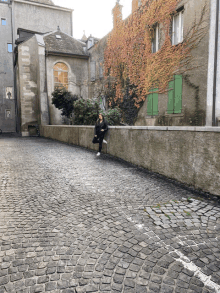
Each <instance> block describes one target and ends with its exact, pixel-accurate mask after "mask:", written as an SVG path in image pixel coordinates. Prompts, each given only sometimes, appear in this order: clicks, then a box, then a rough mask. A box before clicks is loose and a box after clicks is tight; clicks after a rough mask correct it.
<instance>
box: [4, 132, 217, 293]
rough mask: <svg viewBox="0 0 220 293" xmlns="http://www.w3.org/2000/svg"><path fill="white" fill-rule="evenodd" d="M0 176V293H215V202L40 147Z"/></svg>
mask: <svg viewBox="0 0 220 293" xmlns="http://www.w3.org/2000/svg"><path fill="white" fill-rule="evenodd" d="M0 170H1V171H0V293H4V292H27V293H34V292H54V293H58V292H61V293H71V292H72V293H79V292H108V293H109V292H115V293H118V292H125V293H130V292H136V293H138V292H143V293H144V292H148V293H153V292H156V293H158V292H164V293H171V292H176V293H185V292H186V293H196V292H202V293H208V292H220V243H219V236H220V205H219V203H218V202H217V201H214V200H209V201H208V200H207V199H206V198H202V197H200V198H199V195H198V194H197V195H195V194H193V193H192V192H191V191H189V190H186V189H183V188H181V187H180V186H178V185H175V184H173V183H172V181H169V180H165V179H163V178H160V177H158V176H156V175H154V174H151V173H149V172H145V171H143V170H141V169H138V168H136V167H134V166H132V165H129V164H127V163H125V162H121V161H119V160H116V159H113V158H112V157H110V156H107V155H101V156H100V157H98V158H97V157H96V154H95V153H94V152H92V151H89V150H86V149H83V148H80V147H75V146H70V145H67V144H62V143H60V142H54V141H52V140H47V139H44V138H19V137H17V138H7V137H2V138H0ZM190 197H191V199H189V198H190ZM193 199H194V200H193Z"/></svg>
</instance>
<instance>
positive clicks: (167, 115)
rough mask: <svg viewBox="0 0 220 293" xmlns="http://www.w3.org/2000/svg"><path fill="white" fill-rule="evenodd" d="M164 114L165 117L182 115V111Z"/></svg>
mask: <svg viewBox="0 0 220 293" xmlns="http://www.w3.org/2000/svg"><path fill="white" fill-rule="evenodd" d="M165 116H166V117H183V116H184V115H183V113H176V114H175V113H172V114H168V113H166V114H165Z"/></svg>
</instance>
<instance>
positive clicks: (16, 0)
mask: <svg viewBox="0 0 220 293" xmlns="http://www.w3.org/2000/svg"><path fill="white" fill-rule="evenodd" d="M14 2H19V3H23V4H28V5H35V6H41V7H47V8H51V9H55V10H63V11H67V12H73V11H74V9H71V8H66V7H62V6H57V5H50V4H43V3H37V2H27V1H24V0H14Z"/></svg>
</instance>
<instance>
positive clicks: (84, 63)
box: [46, 55, 88, 125]
mask: <svg viewBox="0 0 220 293" xmlns="http://www.w3.org/2000/svg"><path fill="white" fill-rule="evenodd" d="M57 62H63V63H65V64H66V65H67V66H68V68H69V72H68V78H69V87H68V90H69V91H70V92H72V94H76V95H79V96H82V97H83V98H84V99H88V60H86V59H79V58H73V57H59V56H52V55H49V56H48V57H47V58H46V68H47V85H48V104H49V112H50V124H53V125H60V124H62V116H61V111H60V110H58V109H57V108H55V106H54V105H52V96H51V93H52V92H53V91H54V77H53V67H54V65H55V64H56V63H57Z"/></svg>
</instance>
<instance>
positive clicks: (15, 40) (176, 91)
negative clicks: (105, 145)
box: [0, 0, 220, 135]
mask: <svg viewBox="0 0 220 293" xmlns="http://www.w3.org/2000/svg"><path fill="white" fill-rule="evenodd" d="M119 2H120V1H119V0H118V1H117V3H116V6H119V8H120V9H119V10H120V11H122V6H121V5H120V3H119ZM219 2H220V0H212V1H211V0H209V1H206V0H198V1H196V0H181V1H180V2H179V3H178V6H177V7H176V13H174V15H172V38H171V42H172V44H173V46H175V45H177V44H178V43H181V42H182V41H183V39H184V36H185V34H186V33H187V31H188V30H189V29H190V28H191V26H192V25H193V23H194V21H195V12H196V15H197V16H199V14H200V12H201V10H202V7H203V6H204V5H205V3H207V9H206V13H205V23H204V25H207V27H208V29H207V34H206V35H205V37H204V38H203V39H202V41H201V43H200V44H199V46H198V47H197V48H196V49H194V50H193V55H194V56H195V57H196V58H195V60H196V66H195V68H194V69H192V70H191V71H189V72H188V73H187V75H175V76H174V77H173V80H172V81H170V83H169V85H168V88H169V91H168V92H167V93H164V94H158V93H157V92H155V90H156V89H153V90H152V94H150V95H148V96H147V98H146V101H145V102H144V104H143V106H142V108H141V109H140V110H139V113H138V117H137V121H136V125H137V126H138V125H148V126H151V125H152V126H153V125H172V126H184V125H185V126H188V125H189V126H194V125H197V126H199V125H201V126H203V125H208V126H210V125H213V126H214V125H217V124H218V121H219V120H220V118H219V117H220V88H219V85H220V81H219V78H220V67H219V66H220V65H219V54H220V50H219V47H220V46H219V36H218V35H219V34H218V25H219V22H220V20H219ZM131 4H132V10H133V11H132V13H133V12H134V11H135V10H136V9H138V7H139V6H140V5H141V1H140V0H133V1H132V3H131ZM116 6H115V7H116ZM0 7H1V30H0V36H1V39H2V40H4V42H1V43H0V49H1V50H0V86H1V87H0V129H2V130H3V131H5V132H6V131H12V132H13V131H16V130H17V131H19V132H21V133H22V135H31V134H34V133H35V130H34V129H35V128H36V125H39V124H44V125H45V124H62V123H63V121H62V117H61V115H60V113H61V112H60V111H59V110H57V109H56V108H55V107H54V106H53V105H52V103H51V93H52V91H53V90H54V88H55V85H58V84H62V85H63V86H65V87H66V88H68V90H69V91H71V92H72V93H73V94H78V95H81V96H83V97H84V98H85V99H87V98H90V99H92V98H100V102H101V103H102V104H101V106H102V108H103V109H105V107H106V103H105V82H106V81H105V79H104V78H103V73H104V72H103V71H104V67H103V66H104V51H105V48H106V46H107V40H108V35H106V36H105V37H103V38H102V39H97V38H94V37H93V36H91V35H90V36H89V37H88V38H86V36H85V34H84V36H83V38H82V39H81V40H76V39H74V38H73V37H72V10H71V9H67V8H63V7H59V6H56V5H54V4H53V2H52V1H51V0H4V1H3V0H0ZM24 16H27V17H24ZM117 17H119V18H120V19H122V14H119V15H118V14H115V9H114V8H113V24H114V25H115V24H116V22H117ZM129 17H130V16H129ZM48 20H49V21H48ZM162 43H163V30H162V27H161V25H160V24H157V25H155V28H154V38H153V39H152V54H155V53H156V52H157V51H158V50H160V48H161V45H162ZM13 51H14V55H13ZM13 56H14V57H13ZM13 59H14V60H13ZM13 66H14V71H13ZM14 81H16V82H15V83H14ZM14 84H15V85H16V86H14Z"/></svg>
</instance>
